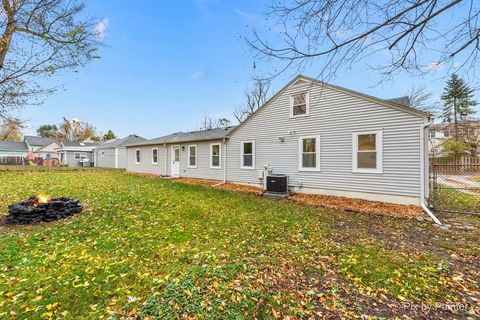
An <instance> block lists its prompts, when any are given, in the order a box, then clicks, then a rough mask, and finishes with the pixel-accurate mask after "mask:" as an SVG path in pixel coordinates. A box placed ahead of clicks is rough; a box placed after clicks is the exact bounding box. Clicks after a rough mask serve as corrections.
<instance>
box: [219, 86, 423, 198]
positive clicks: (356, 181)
mask: <svg viewBox="0 0 480 320" xmlns="http://www.w3.org/2000/svg"><path fill="white" fill-rule="evenodd" d="M307 90H308V92H309V104H310V107H309V109H310V110H309V116H308V117H305V118H302V119H297V118H293V119H292V118H290V111H289V109H290V106H291V104H290V100H291V95H292V93H296V92H303V91H307ZM424 123H425V119H424V118H422V117H420V116H416V115H413V114H410V113H407V112H404V111H400V110H397V109H394V108H391V107H388V106H384V105H380V104H378V103H375V102H373V101H369V100H366V99H363V98H360V97H357V96H353V95H351V94H348V93H345V92H342V91H338V90H335V89H332V88H329V87H324V86H320V85H312V84H311V83H310V82H304V83H300V84H297V85H293V86H292V87H290V88H287V89H286V90H285V91H284V92H283V93H281V94H280V95H278V96H277V97H276V98H275V99H274V100H272V101H271V103H270V104H269V105H267V106H266V107H265V108H263V109H261V110H260V111H259V112H258V113H257V114H256V115H255V116H253V117H252V118H250V119H249V120H248V121H247V122H245V123H244V124H243V125H242V126H241V127H240V128H239V129H238V130H236V131H235V132H234V133H233V134H232V135H231V136H230V139H229V141H228V151H227V154H228V160H227V165H228V168H227V180H228V181H232V182H239V183H250V184H259V183H260V181H259V179H258V174H257V172H256V170H254V171H252V170H241V169H240V168H239V165H238V164H239V163H240V158H241V154H240V148H239V147H238V145H239V144H240V143H241V141H248V140H252V139H255V148H256V154H255V158H256V165H257V168H258V167H263V166H264V165H271V166H272V168H273V172H274V173H278V174H286V175H288V176H289V183H290V184H292V185H297V186H298V185H301V186H302V187H303V188H312V189H314V188H315V189H321V190H335V191H339V192H351V193H355V192H357V193H364V192H366V193H370V194H381V195H393V196H403V197H412V198H418V197H419V195H420V126H421V125H423V124H424ZM378 130H381V131H382V137H383V174H357V173H352V147H353V146H352V134H353V133H354V132H364V131H367V132H368V131H378ZM312 135H319V136H321V150H320V151H321V152H320V156H319V157H320V161H319V163H320V164H321V171H317V172H305V171H300V170H298V169H299V168H298V163H299V156H298V143H299V141H298V139H299V137H303V136H312ZM279 137H282V138H283V139H279ZM282 140H283V142H282ZM298 191H299V192H302V189H301V188H300V189H299V190H298ZM415 201H416V200H415Z"/></svg>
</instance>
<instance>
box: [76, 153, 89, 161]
mask: <svg viewBox="0 0 480 320" xmlns="http://www.w3.org/2000/svg"><path fill="white" fill-rule="evenodd" d="M74 158H75V160H83V159H86V158H87V154H86V153H84V152H75V154H74Z"/></svg>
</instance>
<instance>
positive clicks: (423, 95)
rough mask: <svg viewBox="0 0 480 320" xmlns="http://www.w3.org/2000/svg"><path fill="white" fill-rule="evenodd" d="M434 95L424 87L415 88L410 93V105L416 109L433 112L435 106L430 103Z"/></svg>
mask: <svg viewBox="0 0 480 320" xmlns="http://www.w3.org/2000/svg"><path fill="white" fill-rule="evenodd" d="M431 97H432V93H431V92H428V91H427V88H426V87H425V86H424V85H422V86H414V87H412V88H411V89H410V91H409V92H408V99H409V100H410V105H411V106H412V107H414V108H416V109H419V110H422V111H426V112H433V111H434V105H433V104H432V103H429V100H430V98H431Z"/></svg>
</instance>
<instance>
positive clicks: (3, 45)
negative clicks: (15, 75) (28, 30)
mask: <svg viewBox="0 0 480 320" xmlns="http://www.w3.org/2000/svg"><path fill="white" fill-rule="evenodd" d="M14 4H15V3H14ZM3 9H4V10H5V14H6V15H7V26H6V27H5V31H4V32H3V35H2V38H1V39H0V69H3V64H4V61H5V57H6V56H7V52H8V49H9V48H10V43H11V42H12V37H13V33H14V32H15V27H16V21H15V13H14V10H12V7H11V5H10V2H9V0H3Z"/></svg>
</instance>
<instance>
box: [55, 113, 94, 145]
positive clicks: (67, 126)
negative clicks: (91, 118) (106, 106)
mask: <svg viewBox="0 0 480 320" xmlns="http://www.w3.org/2000/svg"><path fill="white" fill-rule="evenodd" d="M59 128H60V130H59V133H58V136H57V140H60V141H64V140H68V141H83V140H85V139H88V138H94V137H96V134H95V127H94V126H93V125H91V124H90V123H88V122H82V121H80V120H78V119H72V120H68V119H67V118H63V122H62V123H61V124H60V125H59Z"/></svg>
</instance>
